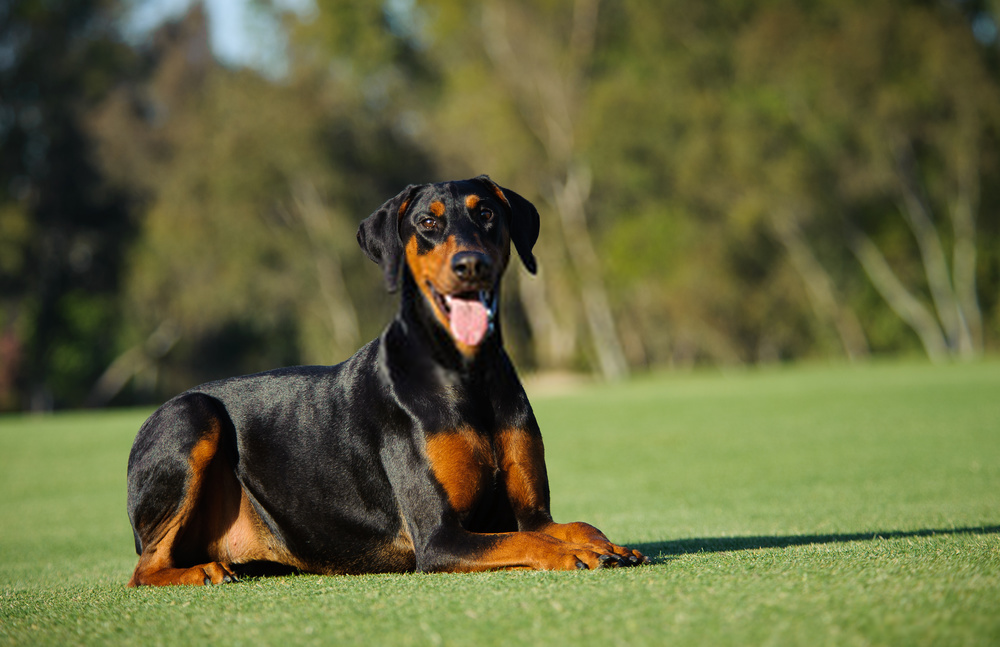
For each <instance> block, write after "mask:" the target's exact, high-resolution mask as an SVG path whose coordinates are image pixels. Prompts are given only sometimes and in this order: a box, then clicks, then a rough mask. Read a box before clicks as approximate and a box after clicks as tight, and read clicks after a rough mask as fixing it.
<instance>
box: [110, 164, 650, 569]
mask: <svg viewBox="0 0 1000 647" xmlns="http://www.w3.org/2000/svg"><path fill="white" fill-rule="evenodd" d="M538 228H539V223H538V212H537V211H536V210H535V208H534V206H532V205H531V203H530V202H528V201H527V200H525V199H524V198H522V197H521V196H519V195H518V194H517V193H515V192H513V191H510V190H508V189H505V188H502V187H500V186H498V185H497V184H495V183H494V182H493V181H492V180H490V179H489V178H488V177H487V176H485V175H484V176H480V177H477V178H474V179H471V180H465V181H460V182H444V183H440V184H424V185H411V186H409V187H407V188H406V189H404V190H403V191H402V192H401V193H400V194H399V195H397V196H396V197H394V198H392V199H391V200H389V201H388V202H386V203H385V204H384V205H382V206H381V207H380V208H379V209H378V210H377V211H375V213H373V214H372V215H371V216H370V217H368V218H367V219H365V220H364V221H363V222H362V223H361V226H360V228H359V230H358V242H359V243H360V244H361V247H362V249H363V250H364V251H365V252H366V253H367V254H368V256H369V257H370V258H371V259H372V260H373V261H375V262H377V263H379V264H380V265H381V266H382V268H383V270H384V272H385V279H386V281H387V284H388V287H389V289H390V290H392V291H395V290H398V289H400V288H401V292H402V295H401V296H402V298H401V305H400V309H399V312H398V314H397V315H396V316H395V318H394V319H393V320H392V322H391V323H390V324H389V326H388V327H387V328H386V330H385V331H384V332H383V333H382V335H381V336H379V337H378V338H377V339H375V340H374V341H372V342H370V343H368V344H367V345H366V346H364V347H363V348H361V350H359V351H358V352H357V354H355V355H354V356H353V357H351V358H350V359H348V360H347V361H345V362H343V363H341V364H338V365H336V366H303V367H295V368H284V369H278V370H274V371H269V372H266V373H259V374H257V375H249V376H244V377H237V378H231V379H225V380H221V381H217V382H211V383H209V384H205V385H202V386H199V387H197V388H194V389H191V390H190V391H187V392H185V393H182V394H181V395H178V396H177V397H175V398H173V399H172V400H170V401H168V402H167V403H166V404H164V405H163V406H161V407H160V408H159V409H158V410H157V411H156V412H155V413H153V415H151V416H150V417H149V419H148V420H147V421H146V422H145V423H144V424H143V425H142V428H141V429H140V430H139V433H138V436H137V437H136V439H135V443H134V445H133V446H132V452H131V455H130V456H129V462H128V514H129V519H130V520H131V522H132V528H133V532H134V534H135V546H136V552H137V553H138V554H139V564H138V565H137V566H136V569H135V573H134V574H133V575H132V579H131V580H130V581H129V585H131V586H137V585H142V584H155V585H163V584H210V583H211V584H219V583H221V582H229V581H233V580H235V579H236V578H237V575H239V574H242V573H244V572H247V571H246V570H244V569H243V566H245V565H250V564H256V565H265V566H275V565H280V567H281V568H287V569H288V570H289V571H296V570H297V571H302V572H309V573H326V574H338V573H379V572H404V571H414V570H419V571H483V570H492V569H513V568H527V569H587V568H600V567H609V566H630V565H634V564H641V563H645V562H647V561H648V559H647V558H645V557H644V556H643V555H642V554H641V553H639V552H638V551H634V550H630V549H628V548H624V547H621V546H617V545H615V544H612V543H611V542H610V541H608V539H607V537H605V536H604V534H603V533H601V531H599V530H597V529H596V528H594V527H593V526H590V525H588V524H585V523H569V524H559V523H555V522H553V521H552V516H551V515H550V514H549V487H548V480H547V477H546V473H545V461H544V457H543V450H542V438H541V435H540V433H539V429H538V424H537V423H536V422H535V417H534V415H533V414H532V411H531V406H530V405H529V404H528V398H527V397H526V396H525V393H524V389H523V388H522V387H521V383H520V382H519V380H518V378H517V375H516V374H515V372H514V368H513V366H512V365H511V362H510V360H509V358H508V356H507V354H506V352H505V351H504V349H503V345H502V341H501V334H500V332H501V331H500V321H499V319H498V318H497V306H498V304H499V302H500V277H501V275H502V274H503V272H504V270H505V269H506V267H507V264H508V261H509V258H510V246H511V243H512V242H513V245H514V248H515V249H516V250H517V253H518V254H519V256H520V257H521V260H522V261H523V262H524V264H525V266H526V267H527V268H528V270H529V271H531V272H532V273H534V272H535V259H534V256H533V255H532V247H533V246H534V244H535V240H536V239H537V237H538Z"/></svg>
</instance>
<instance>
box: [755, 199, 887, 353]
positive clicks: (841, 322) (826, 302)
mask: <svg viewBox="0 0 1000 647" xmlns="http://www.w3.org/2000/svg"><path fill="white" fill-rule="evenodd" d="M771 225H772V228H773V229H774V231H775V233H776V234H777V236H778V240H779V241H781V244H782V245H784V247H785V250H786V251H787V252H788V258H789V259H790V260H791V262H792V267H793V268H795V271H796V272H797V273H798V275H799V278H801V279H802V283H803V284H804V285H805V287H806V294H807V295H808V297H809V303H810V304H811V305H812V308H813V312H814V313H815V314H816V317H817V318H818V319H819V320H820V321H822V322H825V323H831V322H832V324H833V326H834V327H835V328H836V330H837V334H838V335H839V337H840V344H841V346H842V347H843V349H844V353H845V354H846V355H847V358H848V359H849V360H850V361H852V362H856V361H859V360H864V359H867V358H868V355H869V348H868V340H867V338H866V337H865V333H864V330H863V329H862V328H861V322H859V321H858V318H857V315H855V314H854V312H853V311H852V310H851V309H850V308H849V307H847V306H845V305H841V304H840V302H839V301H838V299H837V296H836V290H835V288H834V284H833V279H831V278H830V275H829V274H828V273H827V271H826V270H825V269H824V268H823V265H822V264H821V263H820V262H819V259H817V258H816V256H815V255H814V254H813V252H812V249H811V248H810V247H809V243H808V241H806V238H805V236H804V235H803V233H802V229H801V228H800V227H799V224H798V222H797V221H796V219H795V217H794V216H792V215H786V216H784V217H772V218H771Z"/></svg>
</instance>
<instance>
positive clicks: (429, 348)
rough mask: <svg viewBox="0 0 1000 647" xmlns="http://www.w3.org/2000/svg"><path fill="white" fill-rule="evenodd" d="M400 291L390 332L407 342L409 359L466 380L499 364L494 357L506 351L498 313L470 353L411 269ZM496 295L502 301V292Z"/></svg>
mask: <svg viewBox="0 0 1000 647" xmlns="http://www.w3.org/2000/svg"><path fill="white" fill-rule="evenodd" d="M497 290H498V291H499V286H497ZM401 292H402V294H401V306H400V308H399V311H398V312H397V314H396V317H395V319H394V320H393V322H392V324H390V327H389V330H387V333H392V335H393V337H394V338H395V339H396V340H397V341H396V343H397V344H403V343H406V344H407V345H408V346H407V348H406V349H405V351H403V349H399V350H400V351H403V352H405V354H406V355H407V361H408V362H409V361H412V362H415V363H421V362H430V363H432V364H434V365H435V367H436V368H437V369H439V370H443V371H445V372H447V373H452V374H454V375H455V377H456V378H457V379H458V380H460V381H463V382H464V381H468V380H470V379H473V380H474V379H476V378H477V377H478V376H479V374H481V373H482V372H484V371H485V370H486V368H487V367H488V366H496V365H497V364H496V362H495V361H493V360H495V359H496V358H497V355H500V354H503V335H502V331H501V329H500V321H499V313H497V317H496V319H495V320H494V321H493V323H492V325H491V327H490V331H489V332H488V333H487V334H486V337H485V338H484V339H483V341H482V343H481V344H480V345H479V347H478V348H477V349H476V350H475V352H474V353H472V354H469V355H467V354H465V353H463V352H461V351H460V350H459V349H458V347H457V346H456V345H455V341H454V339H453V338H452V336H451V334H450V333H449V332H448V331H447V330H446V329H445V328H444V327H443V326H441V323H440V322H439V320H438V319H437V317H436V316H435V314H434V311H433V306H432V305H431V304H430V303H428V302H427V299H426V298H425V297H424V295H423V293H422V292H421V291H420V290H419V289H418V288H417V285H416V282H415V281H414V280H413V276H412V275H411V274H410V272H409V269H406V270H404V271H403V280H402V285H401ZM495 298H496V299H497V300H498V302H499V298H500V295H499V292H497V293H496V297H495ZM394 328H395V331H393V329H394Z"/></svg>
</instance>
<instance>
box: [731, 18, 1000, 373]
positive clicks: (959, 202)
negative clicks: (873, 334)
mask: <svg viewBox="0 0 1000 647" xmlns="http://www.w3.org/2000/svg"><path fill="white" fill-rule="evenodd" d="M737 51H738V52H739V54H740V55H739V56H738V59H737V60H738V61H739V68H738V84H737V85H736V88H737V91H741V92H744V93H746V94H748V95H750V96H760V95H764V101H763V102H762V103H760V104H759V106H760V108H762V109H758V114H762V113H764V114H767V113H768V112H769V113H770V114H771V115H774V114H777V115H778V119H781V120H782V121H783V124H784V128H785V130H786V131H788V132H790V133H791V134H790V135H788V136H787V139H786V140H785V141H786V142H787V141H789V140H794V139H799V140H800V143H799V144H798V145H797V146H796V148H799V149H800V150H803V151H804V152H806V153H807V154H808V155H809V157H808V158H805V157H804V158H803V160H802V161H801V162H796V163H794V164H793V165H792V169H800V168H803V167H806V168H808V167H809V166H811V170H809V171H807V177H808V175H811V176H812V182H811V184H812V186H814V187H818V188H819V189H818V190H813V191H812V192H811V196H810V192H809V191H808V185H806V186H803V187H802V190H795V188H794V187H789V186H787V183H786V185H785V186H782V184H781V182H783V180H784V179H785V177H787V176H788V175H789V173H788V171H787V170H785V169H783V168H782V165H781V164H778V163H774V162H771V160H770V159H769V158H768V157H765V155H766V154H767V153H768V152H771V151H773V148H774V142H773V141H765V142H763V145H757V146H755V147H752V148H751V149H750V150H749V151H748V152H749V155H748V156H747V157H748V158H751V159H753V162H752V163H753V164H756V165H760V164H761V162H762V161H767V162H768V163H767V164H765V165H763V166H762V168H763V169H764V173H765V175H766V176H768V177H769V178H770V180H768V181H761V182H759V183H758V184H757V186H758V187H767V186H769V185H770V186H774V187H775V189H776V191H774V193H776V194H780V195H784V196H786V197H788V196H795V195H801V196H803V197H806V198H809V197H811V202H812V203H813V204H814V205H816V207H814V208H813V209H812V210H811V211H812V213H810V214H807V215H806V216H805V217H807V218H808V219H810V220H813V221H816V220H821V221H822V219H826V220H827V225H826V226H825V227H824V226H823V223H822V222H819V223H817V224H818V225H819V226H820V227H822V230H825V231H826V232H829V231H831V228H836V227H837V226H839V227H841V228H842V229H843V230H845V232H846V238H845V240H846V243H847V245H848V247H849V248H850V249H851V251H852V252H853V253H854V255H855V256H856V257H857V259H858V261H859V262H860V265H861V267H862V268H863V269H864V271H865V273H866V274H867V276H868V278H869V280H870V281H871V283H872V285H873V286H874V287H875V288H876V290H877V291H878V292H879V293H880V294H881V295H882V297H883V298H884V299H885V301H886V303H887V304H888V305H889V307H890V308H891V309H892V310H893V311H894V312H895V313H896V314H897V315H898V316H899V317H900V318H901V319H902V320H903V321H904V322H905V323H906V324H907V325H908V326H910V327H911V328H912V329H913V330H914V331H915V332H916V334H917V335H918V337H919V338H920V340H921V342H922V344H923V347H924V349H925V351H926V352H927V354H928V356H929V357H930V358H931V359H932V360H940V359H944V358H946V357H948V356H959V357H964V358H969V357H975V356H977V355H979V354H981V353H982V351H983V344H984V342H983V326H982V313H981V308H980V306H979V295H978V292H977V288H976V265H977V261H976V258H977V241H976V220H977V219H978V218H979V213H980V210H981V204H980V202H981V201H980V196H981V193H982V191H981V183H982V181H983V176H984V171H988V172H989V173H990V174H995V173H996V169H995V168H993V169H987V168H986V167H985V166H984V164H989V161H988V159H989V157H990V156H992V155H995V153H996V148H995V135H996V134H997V133H998V127H1000V83H998V78H997V75H996V72H995V70H993V71H991V70H990V68H989V66H988V65H987V63H986V60H985V57H984V53H983V51H982V48H981V47H980V46H979V45H977V43H976V42H975V39H974V37H973V33H972V32H971V30H970V29H969V25H968V23H967V22H966V21H965V20H964V19H963V17H962V16H961V14H959V13H958V12H957V11H955V10H953V9H950V8H948V7H927V6H924V5H921V4H912V5H911V4H906V3H898V4H877V5H867V4H865V5H860V4H844V3H831V4H830V5H829V6H824V5H819V6H818V7H815V8H813V9H812V11H811V12H810V13H809V14H805V13H799V12H792V11H787V10H782V11H778V10H775V9H772V10H764V11H762V12H761V13H760V14H759V16H758V17H757V18H756V19H755V21H754V24H753V26H752V27H750V28H748V29H747V30H746V31H745V32H744V35H743V37H742V38H741V39H740V40H739V41H738V43H737ZM833 62H835V64H834V63H833ZM751 125H752V126H756V125H757V124H751ZM769 132H771V133H774V132H778V131H777V129H774V128H771V129H769ZM767 146H770V147H771V151H769V150H768V148H766V147H767ZM773 156H774V155H773V153H772V155H771V157H772V158H773ZM793 159H794V158H793ZM782 174H783V175H784V177H783V175H782ZM824 178H829V179H827V180H826V182H827V183H828V185H829V186H830V187H831V188H832V189H833V190H832V191H831V190H829V189H826V188H822V187H823V179H824ZM771 204H774V202H773V200H772V201H771ZM899 216H902V218H901V219H898V218H899ZM802 219H803V215H798V216H797V217H796V218H795V220H794V221H792V222H791V223H790V224H789V225H788V226H790V227H792V228H794V227H797V226H798V221H801V220H802ZM787 222H788V220H787V218H786V223H787ZM901 225H902V226H904V227H905V230H904V231H905V232H906V233H905V234H904V236H903V237H901V236H900V234H901V233H902V232H901V230H900V226H901ZM907 234H908V235H907ZM803 240H804V239H803ZM949 241H950V242H949ZM949 244H950V246H951V253H950V254H949V253H948V252H947V251H946V247H947V246H948V245H949ZM894 266H895V267H894ZM907 267H909V268H911V269H909V270H907V269H906V268H907ZM917 272H919V274H918V273H917ZM907 273H908V274H909V275H907ZM925 295H926V298H925Z"/></svg>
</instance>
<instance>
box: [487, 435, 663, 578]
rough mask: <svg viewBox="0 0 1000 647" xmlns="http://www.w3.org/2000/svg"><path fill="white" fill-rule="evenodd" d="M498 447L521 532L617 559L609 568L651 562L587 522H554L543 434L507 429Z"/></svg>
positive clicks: (508, 491)
mask: <svg viewBox="0 0 1000 647" xmlns="http://www.w3.org/2000/svg"><path fill="white" fill-rule="evenodd" d="M499 447H500V452H501V455H502V470H503V472H504V478H505V482H506V484H507V496H508V498H509V500H510V503H511V507H512V508H513V510H514V514H515V516H516V517H517V522H518V527H519V528H520V529H521V530H528V531H534V532H540V533H543V534H546V535H548V536H550V537H553V538H555V539H558V540H560V541H563V542H566V543H570V544H576V545H581V546H585V547H586V548H588V549H590V550H592V551H594V552H597V553H599V554H602V555H614V556H615V557H616V558H617V560H616V561H612V562H610V563H606V565H623V566H633V565H636V564H647V563H649V558H647V557H646V556H645V555H643V554H642V553H640V552H639V551H637V550H632V549H630V548H626V547H624V546H619V545H617V544H614V543H612V542H611V541H609V540H608V538H607V537H606V536H605V535H604V533H603V532H601V531H600V530H598V529H597V528H595V527H594V526H592V525H590V524H588V523H582V522H575V523H556V522H554V521H553V520H552V515H551V513H550V512H549V484H548V476H547V474H546V471H545V450H544V447H543V445H542V437H541V434H539V433H538V432H537V431H535V432H532V431H529V430H522V429H513V430H508V431H505V432H503V433H501V434H500V443H499Z"/></svg>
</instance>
